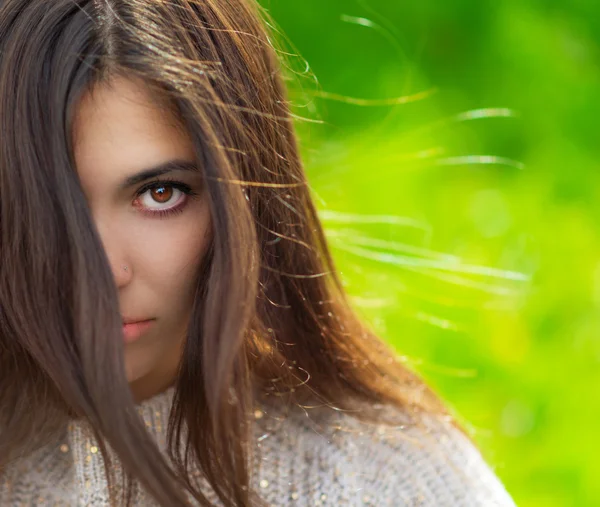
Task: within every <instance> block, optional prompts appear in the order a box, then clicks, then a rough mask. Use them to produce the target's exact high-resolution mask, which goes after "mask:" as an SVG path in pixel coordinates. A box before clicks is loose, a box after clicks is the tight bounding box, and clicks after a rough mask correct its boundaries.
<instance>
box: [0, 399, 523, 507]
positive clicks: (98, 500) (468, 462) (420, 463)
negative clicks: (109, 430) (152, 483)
mask: <svg viewBox="0 0 600 507" xmlns="http://www.w3.org/2000/svg"><path fill="white" fill-rule="evenodd" d="M173 394H174V388H173V387H171V388H169V389H168V390H167V391H165V392H163V393H161V394H159V395H157V396H155V397H153V398H151V399H149V400H146V401H144V402H143V403H142V404H140V405H138V411H139V412H140V414H141V415H142V417H143V419H144V421H145V423H146V427H147V428H148V430H149V431H150V433H151V434H152V435H153V437H154V438H155V439H156V442H157V444H158V446H159V448H160V449H161V450H162V451H163V452H165V453H166V429H167V422H168V417H169V410H170V407H171V404H172V400H173ZM255 419H256V420H255V445H256V450H257V453H256V458H255V459H256V462H255V475H254V476H253V484H252V485H253V487H254V488H255V489H256V491H257V492H258V493H259V494H260V496H261V498H263V499H264V500H266V502H267V503H268V505H272V506H278V507H279V506H292V505H293V506H367V505H372V506H377V507H379V506H394V507H396V506H411V507H412V506H415V507H416V506H423V507H426V506H431V507H433V506H436V507H439V506H442V507H443V506H448V507H450V506H452V507H470V506H496V507H509V506H512V507H514V505H515V504H514V502H513V500H512V499H511V497H510V495H509V494H508V493H507V492H506V490H505V488H504V486H503V485H502V483H501V482H500V481H499V480H498V478H497V477H496V475H495V474H494V472H493V471H492V470H491V468H490V467H489V466H488V465H487V464H486V462H485V461H484V460H483V458H482V456H481V454H480V452H479V451H478V450H477V449H476V447H474V446H473V444H471V443H470V442H469V440H468V439H467V438H466V437H465V436H464V435H462V433H460V432H459V431H458V430H456V429H454V428H453V427H452V426H450V425H449V424H448V423H445V422H440V421H439V420H435V419H433V418H426V419H425V421H424V425H419V426H417V425H414V424H412V423H410V420H409V418H408V417H407V418H406V424H398V425H394V426H393V427H389V426H385V425H380V424H373V423H366V422H362V421H359V420H358V419H356V418H354V417H352V416H351V415H349V414H347V413H340V412H338V411H334V410H332V409H318V410H316V409H308V410H300V409H298V410H296V411H292V412H290V413H289V414H287V415H285V416H281V413H279V412H278V411H276V410H273V409H266V408H265V409H264V410H257V411H256V412H255ZM197 475H198V480H199V481H200V482H199V483H200V484H204V483H203V482H202V477H201V476H200V474H199V473H198V474H197ZM204 485H205V488H206V489H205V488H204V487H203V492H206V494H207V496H208V498H209V499H211V500H212V501H213V502H214V504H215V505H222V504H221V503H219V502H218V501H217V499H216V496H214V494H211V493H212V490H211V489H210V487H209V486H208V484H207V483H205V484H204ZM108 499H109V494H108V489H107V484H106V480H105V477H104V467H103V462H102V456H101V453H100V452H99V450H98V447H97V442H95V441H94V438H93V436H92V435H91V432H90V429H89V427H87V426H86V423H84V422H80V421H77V422H73V423H71V424H70V425H69V426H68V427H67V428H65V431H64V434H63V435H61V436H60V438H59V439H58V440H57V441H56V442H55V443H53V444H50V445H47V446H46V447H44V448H43V449H41V450H40V451H38V452H36V453H35V454H33V455H30V456H28V457H27V459H23V460H21V461H19V462H17V463H15V464H13V465H12V466H11V467H10V468H9V469H8V470H7V472H6V473H5V474H4V475H2V476H0V506H2V507H4V506H34V505H35V506H54V505H64V506H69V507H71V506H89V505H93V506H108V505H109V500H108ZM134 505H137V506H153V505H156V503H155V502H154V501H153V500H152V498H151V497H150V496H149V495H148V494H147V493H145V491H144V489H143V488H138V489H137V491H136V495H135V501H134Z"/></svg>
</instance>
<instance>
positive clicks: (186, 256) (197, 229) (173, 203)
mask: <svg viewBox="0 0 600 507" xmlns="http://www.w3.org/2000/svg"><path fill="white" fill-rule="evenodd" d="M73 142H74V156H75V163H76V166H77V172H78V175H79V178H80V180H81V184H82V187H83V189H84V192H85V195H86V198H87V200H88V203H89V206H90V209H91V212H92V215H93V218H94V221H95V223H96V226H97V229H98V231H99V234H100V237H101V239H102V243H103V245H104V248H105V250H106V253H107V255H108V258H109V261H110V265H111V269H112V272H113V276H114V280H115V283H116V286H117V288H118V293H119V303H120V308H121V315H122V316H123V317H132V318H135V319H136V320H138V319H139V320H143V319H154V321H153V324H152V326H151V328H150V329H149V330H148V331H147V332H145V333H144V334H143V335H142V336H140V337H139V338H138V339H137V340H136V341H134V342H128V343H125V344H124V355H125V368H126V375H127V379H128V381H129V383H130V386H131V388H132V392H133V394H134V397H135V398H136V400H137V401H141V400H144V399H147V398H149V397H151V396H153V395H155V394H158V393H159V392H161V391H163V390H164V389H166V388H167V387H168V386H170V385H171V384H172V383H173V381H174V379H175V375H176V370H177V366H178V364H179V360H180V357H181V352H182V347H183V344H184V340H185V335H186V330H187V323H188V319H189V316H190V312H191V307H192V303H193V294H194V288H195V279H196V278H195V277H196V273H197V270H198V267H199V264H200V262H201V260H202V258H203V256H204V255H205V253H206V250H207V248H208V246H209V240H210V223H211V221H210V213H209V206H208V199H207V198H206V196H205V195H204V194H203V192H204V188H205V187H204V185H203V180H202V175H201V173H200V172H192V171H183V170H177V171H172V172H170V173H168V174H165V175H163V176H158V177H154V178H152V179H150V180H146V181H143V182H141V183H137V184H135V185H133V186H130V187H128V188H125V189H124V188H122V185H123V184H124V182H125V180H126V179H127V178H128V177H130V176H133V175H136V174H138V173H140V172H143V171H145V170H147V169H148V168H152V167H155V166H156V165H158V164H162V163H165V162H169V161H172V160H180V161H187V162H191V163H194V162H195V161H196V160H197V158H196V155H195V151H194V147H193V144H192V142H191V140H190V138H189V135H188V134H187V133H186V132H185V131H184V130H182V129H181V128H178V126H177V120H176V117H175V116H174V115H173V113H172V112H171V111H169V110H168V109H167V108H165V107H164V106H163V104H162V103H161V102H160V101H158V100H156V99H155V98H154V97H153V96H152V94H151V92H150V90H149V89H147V88H146V87H145V85H144V83H143V82H141V81H139V80H135V79H128V78H123V77H112V78H111V79H110V81H108V82H103V83H100V84H97V85H95V86H94V88H93V89H91V90H90V91H88V92H86V94H85V95H84V96H83V97H82V98H81V100H80V102H79V104H78V108H77V112H76V115H75V118H74V126H73ZM165 179H171V180H176V181H178V182H182V183H185V184H186V185H188V186H189V187H190V188H191V190H192V191H193V192H194V193H195V194H197V195H195V196H187V195H186V194H185V193H183V192H182V191H180V190H178V189H176V188H174V187H172V186H169V185H168V184H167V185H166V186H165V183H162V184H161V183H160V181H163V182H164V181H165ZM156 181H159V183H157V184H156V185H155V186H154V187H153V188H151V189H148V190H146V191H145V192H144V193H143V194H142V195H140V196H138V195H137V193H138V192H139V191H140V189H143V187H145V186H146V185H147V184H148V183H152V182H156ZM173 208H178V209H180V210H181V213H170V214H166V215H164V216H161V215H159V214H157V213H156V211H157V210H167V209H173ZM124 266H127V268H128V269H127V270H125V269H124V268H123V267H124Z"/></svg>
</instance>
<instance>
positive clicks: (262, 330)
mask: <svg viewBox="0 0 600 507" xmlns="http://www.w3.org/2000/svg"><path fill="white" fill-rule="evenodd" d="M263 14H264V13H262V12H261V11H260V10H259V8H258V7H257V6H256V5H254V4H253V3H252V2H251V0H0V133H1V142H0V255H1V259H2V263H1V265H0V505H2V506H13V505H44V506H45V505H68V506H74V505H100V506H101V505H125V504H128V505H141V506H147V505H161V506H169V507H171V506H183V505H226V506H255V505H256V506H259V505H276V506H281V505H336V506H337V505H350V506H354V505H376V506H383V505H392V506H399V505H410V506H413V505H428V506H446V505H448V506H475V505H485V506H489V505H500V506H507V505H513V502H512V500H511V498H510V496H509V495H508V494H507V492H506V491H505V489H504V487H503V486H502V484H501V483H500V481H499V480H498V479H497V478H496V476H495V475H494V473H493V472H492V471H491V469H490V468H489V467H488V465H487V464H486V463H485V462H484V460H483V459H482V457H481V455H480V453H479V451H478V450H477V449H476V448H475V447H474V446H473V444H472V443H471V442H470V441H469V439H468V438H467V437H466V436H465V435H464V433H463V432H462V431H461V430H460V429H459V428H458V427H457V425H456V424H455V423H453V422H452V421H451V420H450V417H449V415H448V414H447V411H446V410H445V409H444V407H443V406H442V404H441V403H440V402H439V401H438V399H437V398H436V397H435V396H434V394H433V393H432V392H431V391H430V390H429V389H428V388H427V386H426V385H425V384H424V383H423V382H422V381H421V380H420V379H419V378H418V377H416V376H415V375H414V374H413V373H411V372H410V371H408V370H406V369H405V368H404V367H403V366H402V364H401V363H400V362H399V361H397V360H395V359H393V357H394V356H393V355H392V352H391V350H389V349H388V348H387V347H386V346H384V344H383V342H382V341H381V340H380V339H379V338H378V337H377V336H375V335H374V334H373V333H372V332H371V331H370V330H369V329H368V328H367V326H365V325H364V324H363V323H361V322H360V320H359V319H358V318H357V317H356V315H355V314H354V313H353V311H352V309H351V307H350V305H349V303H348V300H347V298H346V296H345V294H344V290H343V288H342V285H341V283H340V280H339V279H338V277H337V275H336V270H335V267H334V264H333V262H332V259H331V257H330V254H329V252H328V249H327V245H326V242H325V238H324V235H323V231H322V228H321V225H320V223H319V220H318V216H317V213H316V210H315V207H314V205H313V203H312V201H311V196H310V192H309V187H308V185H307V181H306V178H305V174H304V172H303V169H302V165H301V161H300V158H299V155H298V148H297V144H296V138H295V134H294V129H293V123H292V119H291V115H290V112H289V110H288V104H287V102H286V93H285V89H284V87H283V83H282V77H281V74H280V67H279V62H278V60H277V58H276V53H275V50H274V49H273V47H272V45H271V42H270V39H269V38H268V35H267V33H266V31H265V28H264V24H265V23H264V19H263V17H262V16H263Z"/></svg>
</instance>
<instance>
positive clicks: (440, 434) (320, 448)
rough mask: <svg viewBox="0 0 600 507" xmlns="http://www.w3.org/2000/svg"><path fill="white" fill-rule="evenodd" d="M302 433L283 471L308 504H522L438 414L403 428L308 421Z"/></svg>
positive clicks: (342, 419)
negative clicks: (436, 417) (292, 478)
mask: <svg viewBox="0 0 600 507" xmlns="http://www.w3.org/2000/svg"><path fill="white" fill-rule="evenodd" d="M322 421H323V420H322V419H321V420H320V422H322ZM407 421H408V419H407ZM296 428H297V430H296V431H295V432H294V436H293V438H292V439H289V438H286V439H282V441H281V442H279V443H278V448H279V450H280V453H281V451H282V450H283V449H285V448H286V446H287V445H291V448H290V449H289V452H283V453H282V454H280V455H282V459H283V461H287V460H286V459H285V456H288V455H289V456H291V458H290V464H289V466H286V465H284V463H281V466H282V469H286V470H287V471H288V472H287V474H286V475H288V476H290V477H294V478H295V479H294V488H296V490H297V493H296V495H295V497H296V498H298V499H300V504H301V505H322V506H325V505H346V506H352V507H354V506H377V507H383V506H389V507H409V506H410V507H417V506H418V507H480V506H481V507H515V504H514V502H513V500H512V498H511V496H510V495H509V494H508V492H507V491H506V489H505V487H504V486H503V484H502V483H501V481H500V480H499V479H498V477H497V476H496V475H495V473H494V472H493V471H492V469H491V467H490V466H489V465H488V464H487V463H486V462H485V460H484V459H483V457H482V455H481V453H480V451H479V450H478V449H477V447H475V445H474V444H472V443H471V442H470V440H469V439H468V438H467V437H466V436H465V435H463V434H462V433H461V432H460V431H459V430H458V429H456V428H454V427H453V426H452V425H450V424H449V423H446V422H443V421H440V420H439V419H435V418H433V417H431V416H427V417H425V418H424V419H423V423H422V424H416V423H413V422H407V424H402V425H396V426H387V425H377V424H372V423H365V422H361V421H359V420H357V419H355V418H354V417H350V416H349V415H340V416H337V417H335V418H334V421H333V422H331V421H330V422H329V423H328V424H321V423H319V421H318V418H316V419H315V418H311V417H305V418H304V421H303V422H302V423H301V424H299V425H298V426H296ZM290 442H292V443H291V444H290ZM290 484H292V482H290ZM265 492H267V491H265ZM272 493H276V492H275V491H273V492H272ZM288 496H289V493H287V492H284V491H278V492H277V493H276V494H275V496H274V497H272V498H273V500H272V501H273V502H274V504H276V505H282V498H287V497H288ZM276 497H277V498H278V499H279V501H278V502H277V501H275V498H276ZM291 498H294V496H292V497H291ZM302 499H303V500H302ZM302 501H306V504H304V503H302ZM292 503H294V502H290V503H289V504H290V505H291V504H292ZM283 504H285V505H287V503H285V502H284V503H283Z"/></svg>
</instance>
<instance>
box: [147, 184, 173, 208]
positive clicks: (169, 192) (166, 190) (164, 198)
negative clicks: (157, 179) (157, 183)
mask: <svg viewBox="0 0 600 507" xmlns="http://www.w3.org/2000/svg"><path fill="white" fill-rule="evenodd" d="M150 194H151V196H152V199H154V200H155V201H156V202H158V203H160V204H164V203H166V202H169V200H170V199H171V197H173V187H168V186H161V187H156V188H154V189H153V190H151V192H150Z"/></svg>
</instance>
